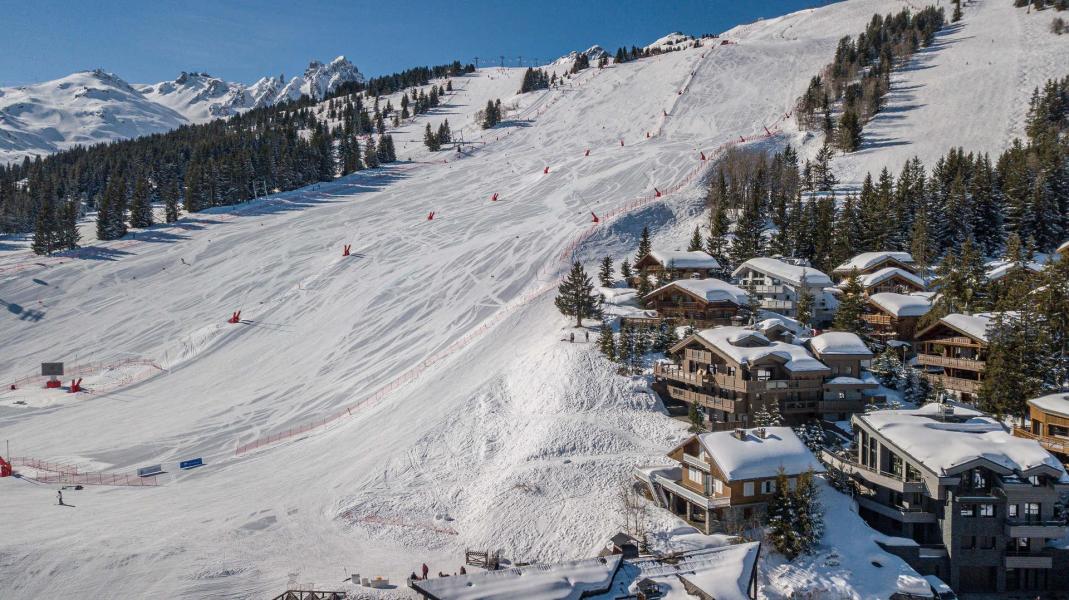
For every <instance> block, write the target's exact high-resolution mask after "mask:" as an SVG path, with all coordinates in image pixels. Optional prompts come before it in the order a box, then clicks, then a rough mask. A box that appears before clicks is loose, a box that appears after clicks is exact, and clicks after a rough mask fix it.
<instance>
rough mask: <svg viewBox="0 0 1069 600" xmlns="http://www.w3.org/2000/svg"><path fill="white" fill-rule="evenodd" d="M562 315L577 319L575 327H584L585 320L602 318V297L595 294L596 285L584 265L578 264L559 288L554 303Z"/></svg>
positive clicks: (573, 266) (574, 265)
mask: <svg viewBox="0 0 1069 600" xmlns="http://www.w3.org/2000/svg"><path fill="white" fill-rule="evenodd" d="M554 303H555V304H556V305H557V309H558V310H560V312H561V314H563V315H565V316H569V317H575V326H576V327H582V326H583V319H584V318H586V319H596V318H601V314H602V311H601V296H598V295H596V294H595V293H594V284H593V282H591V281H590V277H588V276H587V274H586V271H585V270H584V269H583V265H581V264H579V263H578V262H576V263H574V264H573V265H572V270H571V272H570V273H569V274H568V276H567V277H566V278H565V279H564V281H563V282H561V284H560V286H559V287H558V288H557V299H556V300H555V302H554Z"/></svg>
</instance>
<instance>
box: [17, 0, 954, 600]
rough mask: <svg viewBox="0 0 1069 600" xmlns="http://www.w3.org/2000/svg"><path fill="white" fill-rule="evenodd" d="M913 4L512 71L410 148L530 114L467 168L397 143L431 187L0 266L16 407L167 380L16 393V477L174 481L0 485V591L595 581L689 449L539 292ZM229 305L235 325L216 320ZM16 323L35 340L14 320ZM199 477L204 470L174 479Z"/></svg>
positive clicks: (466, 98)
mask: <svg viewBox="0 0 1069 600" xmlns="http://www.w3.org/2000/svg"><path fill="white" fill-rule="evenodd" d="M902 5H904V3H901V2H885V1H876V0H857V1H851V2H847V3H841V4H835V5H832V6H829V7H825V8H822V9H817V10H811V11H803V12H801V13H795V14H793V15H788V16H785V17H781V18H778V19H770V20H767V21H762V22H759V23H756V24H753V25H747V26H744V27H740V28H737V29H736V30H733V31H732V32H728V33H727V34H726V35H725V37H727V38H729V39H732V40H734V41H738V42H739V43H738V44H737V45H729V46H722V47H716V48H712V47H707V48H702V49H688V50H684V51H681V52H675V53H670V54H666V55H662V56H658V57H654V58H651V59H647V60H642V61H637V62H634V63H627V64H624V65H620V66H614V67H611V68H608V69H605V70H603V71H601V72H598V71H597V70H596V69H592V70H590V71H588V72H585V73H583V74H581V75H580V76H578V77H577V78H575V80H574V81H573V82H572V85H569V86H566V87H565V88H562V89H558V90H551V91H547V92H539V93H535V94H528V95H526V96H522V97H516V98H513V97H512V94H513V93H514V92H515V90H516V89H517V88H518V87H519V80H520V77H521V76H522V71H520V70H505V71H502V70H500V69H484V70H481V71H480V72H479V73H478V74H477V75H475V76H470V77H465V78H460V79H458V80H456V81H454V84H455V85H456V86H457V89H458V91H457V94H456V95H455V96H454V97H453V98H452V99H451V102H450V103H449V104H447V105H446V106H445V107H442V109H440V111H439V112H437V113H435V114H432V115H430V116H426V117H420V119H417V120H416V122H414V123H412V124H409V125H406V127H405V128H404V131H403V132H398V133H397V134H395V137H396V138H398V139H400V138H402V137H404V138H406V139H413V140H416V139H419V138H420V137H421V131H422V128H423V127H424V126H425V125H426V123H428V122H429V123H432V125H433V126H436V125H437V123H438V122H439V121H440V120H442V119H444V118H447V117H448V118H449V119H450V124H451V126H452V128H453V129H454V131H456V130H458V129H460V128H462V127H466V129H465V136H466V137H467V138H468V139H471V138H472V137H474V136H479V135H486V134H484V133H483V132H480V131H478V130H477V129H476V128H475V127H473V126H472V125H471V119H472V118H473V115H474V113H475V111H476V110H478V109H479V108H481V107H483V106H485V104H486V101H487V100H488V99H492V98H498V97H500V98H501V99H502V102H503V103H504V104H512V103H513V102H517V103H519V111H520V113H519V114H520V116H521V117H522V118H521V119H517V120H516V121H515V122H514V123H512V124H511V125H509V126H508V127H507V128H504V129H501V130H500V131H498V130H495V132H497V133H495V134H494V139H493V141H492V142H491V141H490V140H491V138H490V137H489V136H486V137H485V139H486V141H487V142H489V143H488V144H486V145H485V146H484V147H481V148H479V149H477V150H476V151H474V152H473V153H472V154H471V155H470V156H466V157H463V158H457V157H456V156H454V155H447V154H448V153H442V154H440V155H436V156H435V157H434V159H442V160H448V162H445V163H436V162H432V160H430V159H431V157H430V156H429V153H427V152H426V151H425V149H423V148H422V146H421V145H419V144H418V142H408V146H407V147H404V148H399V154H400V156H401V157H402V158H406V157H409V156H410V157H411V159H412V160H413V161H419V162H418V163H412V164H405V165H397V166H392V167H389V168H386V169H381V170H378V171H377V172H374V173H360V174H357V175H354V176H351V177H348V178H345V179H342V180H339V181H337V182H333V183H330V184H321V185H319V186H316V187H315V188H312V189H305V190H299V191H297V192H292V193H288V194H283V195H281V199H275V200H269V201H261V202H260V203H257V204H252V205H249V206H246V207H242V208H241V209H240V210H238V211H233V210H220V211H217V212H216V213H209V214H200V215H197V216H196V217H194V218H192V219H188V220H186V221H184V223H183V225H182V227H180V228H173V229H170V230H166V231H163V232H160V233H157V234H154V235H152V236H151V237H150V239H151V240H152V241H147V240H145V239H142V240H140V241H139V242H138V243H136V244H130V245H128V246H121V247H115V245H116V244H121V243H122V242H119V243H111V244H106V245H104V246H103V248H104V249H102V250H99V251H96V252H95V253H90V254H87V256H93V258H84V257H83V258H77V259H73V260H67V261H56V262H52V263H48V262H47V261H46V264H48V265H49V266H47V267H41V266H36V265H31V266H29V267H26V268H22V269H19V270H17V271H15V270H10V271H6V272H5V271H3V270H2V269H3V267H4V265H5V264H10V262H5V260H6V261H14V260H16V259H14V258H10V257H8V258H6V259H5V258H4V257H0V301H2V302H3V303H4V304H6V305H7V306H8V311H9V315H10V316H8V315H5V316H4V320H3V321H2V323H3V329H2V331H0V344H2V347H3V348H4V351H3V354H2V356H0V381H4V380H6V379H8V378H11V377H15V376H17V375H21V374H23V373H25V372H26V371H29V370H32V369H33V368H34V365H35V364H36V363H39V362H41V361H45V360H60V359H62V360H67V361H70V362H74V361H76V360H104V359H110V358H118V357H122V356H138V357H147V358H151V359H153V360H155V361H157V362H158V363H159V364H160V365H162V366H164V367H165V368H167V369H168V370H169V371H168V372H167V373H165V374H162V375H158V376H156V377H153V378H150V379H147V380H145V381H143V382H141V383H138V384H136V385H132V386H128V387H124V388H121V389H118V390H115V391H112V392H108V393H101V394H93V395H88V396H86V395H82V396H79V397H78V398H77V399H69V397H68V398H63V399H62V400H59V401H56V402H53V403H50V404H48V405H46V406H43V407H41V408H23V407H16V406H13V405H12V402H11V401H12V398H13V396H12V395H11V393H10V392H7V391H3V390H0V437H3V438H5V439H10V440H11V442H12V449H13V451H14V452H13V453H14V454H16V455H29V456H38V457H41V458H47V459H51V460H57V461H63V462H72V463H77V464H79V465H80V466H82V467H84V468H86V469H98V470H109V471H130V470H132V469H134V468H135V467H137V466H140V465H144V464H151V463H157V462H163V463H165V464H166V465H167V467H168V470H169V471H172V472H171V473H169V474H168V475H166V476H164V480H165V481H166V482H167V483H166V485H164V486H161V487H159V488H155V489H116V488H108V489H105V488H89V489H87V490H85V491H82V492H78V493H77V494H74V495H72V496H71V498H70V500H71V502H72V503H74V504H77V505H78V506H77V508H76V509H71V510H67V511H66V512H62V511H63V510H64V509H60V508H57V507H54V506H52V505H51V502H52V501H53V494H54V490H53V489H51V488H42V487H38V486H34V485H33V484H31V483H28V482H25V481H12V480H3V481H0V494H3V497H4V499H5V506H6V507H7V512H8V514H10V515H11V516H12V517H13V520H14V523H11V524H10V525H9V526H5V531H4V543H3V549H2V550H3V551H2V558H0V581H3V583H0V591H2V592H3V593H0V595H5V596H6V595H14V596H17V597H37V596H46V595H50V594H51V595H58V594H63V593H68V594H70V593H76V594H79V595H84V596H92V595H94V594H95V595H100V596H113V595H115V596H117V595H121V594H127V595H134V596H148V595H152V594H158V595H161V596H165V597H189V598H200V597H204V596H210V595H218V596H228V597H248V596H258V597H259V596H267V595H269V594H270V593H271V592H276V593H277V592H278V591H280V590H281V589H283V587H284V586H285V585H286V583H287V582H288V581H290V580H296V581H300V582H307V581H314V582H322V583H324V584H326V583H331V582H336V581H339V580H340V579H341V577H342V574H343V572H344V571H345V570H348V571H350V572H361V573H365V574H384V575H389V576H391V577H393V578H400V577H403V576H404V575H406V574H407V573H408V572H409V571H411V570H412V569H413V568H415V567H416V566H417V565H418V564H419V563H420V562H423V561H425V560H426V561H427V562H428V564H429V565H430V566H431V568H432V570H436V569H441V570H444V571H450V572H451V570H456V568H457V567H458V566H459V563H458V561H459V557H460V556H461V555H460V552H461V551H462V550H463V548H464V547H467V546H471V547H482V546H489V547H504V548H505V549H506V551H507V554H508V555H509V556H511V557H514V558H516V559H519V560H533V559H550V558H563V557H580V556H587V555H589V554H590V553H591V552H592V550H593V548H594V547H595V546H597V545H599V544H600V543H601V542H602V541H603V538H604V537H605V536H606V535H608V534H611V533H613V532H615V531H616V530H617V529H618V528H619V519H618V518H617V516H616V512H615V509H616V502H617V500H616V495H617V492H618V490H619V488H620V485H621V482H623V481H626V480H627V478H628V470H629V468H630V466H631V465H633V464H635V463H648V462H650V461H652V460H657V458H658V457H659V456H660V455H661V453H662V451H663V450H664V449H665V448H666V447H667V446H669V445H670V444H671V443H672V441H674V440H675V439H678V437H679V436H680V435H682V428H681V426H680V425H679V424H678V423H677V422H675V421H672V420H669V419H666V418H665V417H664V416H663V415H662V414H660V413H659V412H658V411H657V410H656V409H657V407H656V406H655V404H654V402H653V400H651V398H650V396H648V395H647V394H646V393H645V391H644V390H643V389H642V387H641V385H639V384H636V383H634V382H631V381H630V380H627V379H624V378H620V377H615V376H614V375H613V373H612V371H611V369H610V368H609V366H608V365H606V364H605V363H603V362H602V361H600V360H599V359H597V358H596V353H594V352H593V350H592V345H586V344H575V345H569V344H567V343H561V342H560V337H561V331H560V330H559V329H558V327H559V324H560V323H561V321H560V319H559V316H558V315H557V314H556V313H555V309H554V308H553V306H552V302H551V297H552V295H551V294H543V295H540V296H535V297H533V298H532V297H531V296H529V295H528V294H529V293H530V292H531V291H533V290H539V289H542V288H544V287H545V286H547V285H549V284H551V283H552V282H553V281H554V280H555V278H556V276H557V275H558V274H559V272H560V269H561V268H562V267H564V266H566V265H563V264H562V263H561V262H560V261H559V257H560V254H561V251H562V249H564V248H567V247H569V245H570V244H571V243H572V241H573V240H574V239H576V237H577V236H579V235H581V234H583V233H584V232H586V231H588V229H589V227H590V222H589V221H590V212H591V211H594V212H596V213H598V214H605V213H607V212H610V211H613V210H616V209H619V208H620V207H623V206H626V205H628V203H630V202H632V201H633V200H634V199H635V198H637V197H640V196H647V195H648V194H650V193H651V192H652V189H653V188H654V187H655V186H661V185H665V186H667V185H668V184H671V183H674V182H677V181H680V180H682V179H684V178H685V177H687V176H688V175H689V174H690V173H692V172H693V171H694V169H695V168H696V167H697V166H698V151H699V150H700V149H704V150H707V151H708V150H711V149H712V148H714V147H716V146H718V145H719V144H721V143H722V142H724V141H727V140H731V139H734V138H736V137H737V136H739V135H750V134H760V133H761V132H762V128H763V127H764V126H767V125H770V124H772V123H774V122H776V121H777V119H779V118H780V116H781V115H782V114H783V113H784V112H785V111H788V110H789V109H790V108H791V105H792V104H793V102H794V99H795V98H797V96H798V95H799V94H800V93H801V91H802V90H803V89H804V88H805V85H806V84H807V83H808V80H809V77H810V76H811V75H812V74H813V73H816V72H817V71H818V70H819V69H820V67H821V66H823V65H824V64H825V63H827V62H828V60H830V57H831V55H832V53H833V51H834V47H835V44H836V42H837V40H838V39H839V38H840V37H841V36H843V35H847V34H850V35H853V34H855V33H857V32H858V31H860V30H861V29H862V28H863V27H864V24H865V23H866V22H867V21H868V19H869V18H870V17H871V15H872V14H873V12H875V11H876V10H879V11H881V12H887V11H889V10H897V9H898V8H899V7H900V6H902ZM970 10H971V9H970ZM963 31H966V32H967V31H968V28H966V29H964V30H963ZM955 35H957V34H955ZM962 43H964V42H962ZM951 47H952V46H951ZM939 52H941V51H939ZM703 54H704V55H705V57H704V58H702V55H703ZM688 82H689V83H688ZM684 84H687V85H688V91H687V93H686V94H684V95H682V96H679V94H678V91H679V89H680V86H682V85H684ZM394 104H395V106H396V105H397V102H394ZM664 111H668V113H669V116H668V117H667V118H666V117H664ZM785 128H786V129H787V130H788V131H789V130H790V129H789V125H786V126H785ZM647 131H649V132H651V133H654V132H660V134H659V135H653V136H652V137H650V138H646V135H645V134H646V132H647ZM874 131H875V130H874ZM505 133H508V135H504V134H505ZM499 136H500V139H497V138H498V137H499ZM918 137H919V136H918ZM621 139H623V140H624V145H623V146H621V145H620V140H621ZM587 149H589V150H590V155H589V156H586V155H585V152H586V150H587ZM547 166H548V167H549V169H550V171H549V173H548V174H543V169H544V168H545V167H547ZM495 192H496V193H498V194H499V201H497V202H491V201H490V197H491V195H492V194H493V193H495ZM701 196H702V190H701V189H700V188H699V187H698V186H696V185H694V186H691V187H687V188H684V189H682V190H681V191H679V192H678V193H676V194H672V195H669V196H666V197H665V198H664V200H665V201H666V202H665V203H663V204H658V203H653V204H650V205H649V206H648V207H646V208H643V209H640V210H637V211H634V212H632V213H630V214H628V215H623V216H621V217H620V218H618V219H616V220H614V221H613V222H612V223H609V224H607V225H606V226H604V227H601V228H598V229H597V230H595V231H594V232H593V233H592V234H591V235H590V236H589V237H588V238H587V240H586V243H585V244H584V246H583V247H582V248H581V253H580V256H581V257H582V258H583V259H584V260H588V261H593V260H594V259H596V258H597V257H600V256H602V255H604V254H613V255H615V256H617V257H620V256H623V255H624V254H625V253H630V252H631V251H632V249H633V245H634V240H635V237H636V234H637V232H638V231H639V230H640V229H641V228H642V226H643V225H644V224H650V225H652V226H654V227H659V226H662V225H667V226H669V227H666V229H670V228H675V229H676V230H678V229H679V228H678V224H674V223H673V222H672V221H673V219H674V214H675V212H676V211H678V212H679V213H682V214H687V213H689V212H691V211H692V210H693V207H694V205H695V203H696V202H698V201H699V199H700V198H701ZM431 211H434V212H435V218H434V219H433V220H431V221H429V220H427V214H428V213H429V212H431ZM231 213H238V214H231ZM688 225H689V227H692V226H693V224H688ZM343 244H352V253H353V255H352V256H350V257H348V258H342V257H341V249H342V245H343ZM524 299H528V300H529V301H527V302H521V301H522V300H524ZM13 307H17V308H18V309H19V312H16V310H15V308H13ZM239 309H240V310H242V317H243V319H245V320H246V321H248V322H247V323H243V324H240V325H227V324H225V323H224V322H223V321H224V320H225V319H226V318H227V317H228V316H229V315H230V313H231V312H232V311H235V310H239ZM29 310H33V311H36V312H37V313H39V314H36V313H35V315H36V317H37V318H36V319H22V318H20V315H21V314H23V313H24V312H25V311H29ZM503 311H507V312H503ZM488 322H492V323H494V327H492V328H486V330H485V331H483V332H482V333H481V335H479V336H477V337H472V338H467V336H469V335H470V334H471V332H472V331H473V330H478V329H479V328H480V327H482V325H483V324H484V323H488ZM462 339H472V340H473V341H472V342H471V343H466V344H465V345H464V347H463V348H460V349H458V350H457V351H456V352H455V353H450V355H449V356H447V357H445V358H444V359H443V360H440V361H437V362H435V364H434V365H433V366H430V367H428V368H426V369H425V370H422V374H421V375H420V376H419V377H418V378H415V379H414V380H412V381H411V382H409V383H408V384H407V385H405V386H404V387H399V388H398V389H396V391H395V392H394V393H392V394H390V395H387V396H383V397H381V398H380V399H378V400H377V401H376V402H374V403H368V404H364V405H362V407H361V409H360V410H357V411H354V413H353V416H352V418H348V417H347V418H345V419H341V420H339V421H337V422H336V423H335V424H334V425H333V426H331V427H329V428H326V430H325V431H320V432H317V433H316V434H314V435H309V436H298V437H295V438H292V439H288V440H286V441H284V442H282V443H280V444H276V445H273V446H271V447H268V448H262V449H259V450H257V451H253V452H248V453H243V454H242V455H240V456H235V452H234V451H235V448H237V447H238V445H239V444H244V443H248V442H251V441H253V440H255V439H258V438H260V437H262V436H264V435H270V434H273V433H277V432H279V431H285V430H287V429H288V428H290V427H293V426H299V425H302V424H306V423H309V422H315V421H316V420H321V419H323V418H324V417H325V416H329V415H333V414H336V413H337V412H338V411H339V410H341V409H343V408H344V407H347V406H351V405H353V404H355V403H359V402H360V401H361V400H363V399H365V398H368V397H369V396H370V395H371V394H372V393H373V392H374V390H376V389H378V388H380V386H383V385H385V384H387V383H388V382H391V381H393V380H395V379H396V378H397V377H398V376H399V375H401V374H403V373H406V372H409V371H410V370H411V369H413V368H414V367H418V366H419V365H420V364H421V363H423V362H424V361H426V360H427V359H428V357H432V356H435V355H438V354H440V353H441V352H442V351H443V350H444V349H447V348H449V347H450V346H451V345H453V344H455V343H456V342H457V341H458V340H462ZM194 456H204V457H206V458H207V459H208V460H207V462H208V465H207V466H206V467H204V468H201V469H198V470H195V471H190V472H174V471H176V469H175V468H174V467H175V463H176V462H177V461H178V460H181V459H186V458H191V457H194ZM445 517H448V518H445Z"/></svg>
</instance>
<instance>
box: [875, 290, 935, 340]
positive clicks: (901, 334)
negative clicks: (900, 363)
mask: <svg viewBox="0 0 1069 600" xmlns="http://www.w3.org/2000/svg"><path fill="white" fill-rule="evenodd" d="M931 309H932V303H931V300H929V299H928V298H927V297H925V296H917V295H910V294H898V293H894V292H880V293H878V294H872V295H871V296H869V297H868V301H867V303H866V305H865V309H864V312H863V313H862V315H861V319H862V320H863V321H865V322H866V323H868V324H869V326H871V327H872V333H871V335H872V336H873V337H874V338H876V339H878V340H880V341H881V342H884V343H887V342H890V341H894V340H897V341H901V342H910V343H912V341H913V337H914V335H916V333H917V321H919V320H920V318H921V317H923V316H924V315H926V314H928V311H930V310H931Z"/></svg>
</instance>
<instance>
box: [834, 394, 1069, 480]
mask: <svg viewBox="0 0 1069 600" xmlns="http://www.w3.org/2000/svg"><path fill="white" fill-rule="evenodd" d="M854 418H855V419H857V420H859V421H862V422H864V423H866V424H867V425H869V427H871V428H872V429H873V430H875V431H877V432H879V433H880V435H882V436H883V437H884V438H885V439H886V440H887V441H889V442H891V443H892V444H894V445H895V446H897V447H898V448H899V449H900V450H902V451H903V452H905V453H907V454H909V455H910V456H911V457H913V458H914V459H915V460H917V461H918V462H920V463H921V464H922V465H923V466H924V467H926V468H927V469H929V470H930V471H932V472H933V473H935V474H936V475H940V476H943V475H953V474H955V473H957V472H958V471H960V470H961V469H962V468H965V467H967V466H968V465H969V463H971V462H973V461H975V460H977V459H986V460H987V461H990V462H991V463H994V464H995V465H998V466H1001V467H1002V468H1004V469H1006V470H1008V471H1011V472H1014V473H1017V474H1022V473H1026V472H1028V471H1031V470H1032V469H1035V468H1037V467H1047V468H1049V469H1053V470H1054V471H1056V472H1057V473H1059V474H1060V476H1061V477H1062V478H1065V477H1067V475H1066V473H1065V468H1064V467H1063V466H1062V464H1061V462H1059V461H1058V459H1056V458H1054V457H1053V456H1051V454H1050V453H1049V452H1047V451H1046V450H1044V449H1043V448H1042V447H1041V446H1040V445H1039V443H1038V442H1036V441H1034V440H1026V439H1023V438H1018V437H1014V436H1013V435H1010V433H1009V432H1007V431H1006V429H1005V428H1004V427H1003V426H1002V424H1001V423H999V422H998V421H996V420H995V419H992V418H990V417H972V418H970V419H968V420H966V421H964V422H962V423H950V422H942V421H938V420H936V419H933V418H931V417H929V416H926V415H924V414H923V413H917V412H916V411H909V410H880V411H875V412H870V413H867V414H863V415H861V414H859V415H855V416H854Z"/></svg>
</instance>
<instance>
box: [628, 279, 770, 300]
mask: <svg viewBox="0 0 1069 600" xmlns="http://www.w3.org/2000/svg"><path fill="white" fill-rule="evenodd" d="M670 287H676V288H679V289H681V290H686V291H687V292H690V293H691V294H693V295H694V296H697V297H699V298H705V301H706V302H732V303H734V304H738V305H739V306H743V305H745V304H746V303H747V302H748V301H749V294H747V293H746V290H743V289H742V288H739V287H737V286H734V285H731V284H730V283H728V282H726V281H720V280H719V279H679V280H676V281H673V282H672V283H669V284H667V285H662V286H661V287H659V288H657V289H655V290H653V291H652V292H650V293H649V294H647V295H646V297H647V298H649V297H650V296H653V295H655V294H657V293H659V292H661V291H663V290H665V289H668V288H670Z"/></svg>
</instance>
